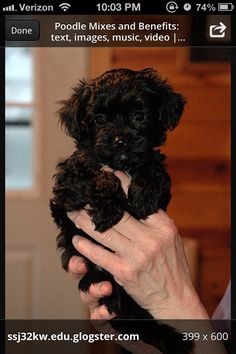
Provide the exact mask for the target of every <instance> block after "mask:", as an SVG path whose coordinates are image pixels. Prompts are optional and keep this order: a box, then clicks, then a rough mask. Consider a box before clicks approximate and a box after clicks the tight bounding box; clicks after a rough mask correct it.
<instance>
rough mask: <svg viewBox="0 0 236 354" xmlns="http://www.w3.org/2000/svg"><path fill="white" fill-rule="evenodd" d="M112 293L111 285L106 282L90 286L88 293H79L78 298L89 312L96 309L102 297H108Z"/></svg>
mask: <svg viewBox="0 0 236 354" xmlns="http://www.w3.org/2000/svg"><path fill="white" fill-rule="evenodd" d="M111 293H112V285H111V283H109V282H108V281H103V282H101V283H95V284H91V286H90V288H89V290H88V292H83V291H81V294H80V297H81V300H82V301H83V303H84V304H85V305H87V306H88V308H89V309H90V310H93V309H95V308H97V307H98V306H100V305H99V299H101V298H102V297H104V296H108V295H110V294H111Z"/></svg>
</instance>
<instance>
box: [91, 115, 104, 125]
mask: <svg viewBox="0 0 236 354" xmlns="http://www.w3.org/2000/svg"><path fill="white" fill-rule="evenodd" d="M94 121H95V124H96V125H97V126H98V127H101V126H102V125H103V124H105V122H106V116H105V114H96V116H95V118H94Z"/></svg>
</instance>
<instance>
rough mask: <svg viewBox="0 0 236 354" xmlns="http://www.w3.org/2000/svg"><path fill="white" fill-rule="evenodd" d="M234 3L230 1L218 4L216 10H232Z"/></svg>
mask: <svg viewBox="0 0 236 354" xmlns="http://www.w3.org/2000/svg"><path fill="white" fill-rule="evenodd" d="M233 9H234V5H233V4H232V3H231V2H227V3H225V2H224V3H220V4H218V11H233Z"/></svg>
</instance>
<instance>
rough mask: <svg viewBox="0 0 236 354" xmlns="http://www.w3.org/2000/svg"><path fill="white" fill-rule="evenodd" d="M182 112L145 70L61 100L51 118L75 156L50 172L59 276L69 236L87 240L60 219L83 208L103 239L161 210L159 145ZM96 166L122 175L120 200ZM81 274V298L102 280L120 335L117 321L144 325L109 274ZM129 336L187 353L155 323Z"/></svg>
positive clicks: (94, 83) (98, 82) (110, 76)
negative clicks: (120, 225) (125, 180)
mask: <svg viewBox="0 0 236 354" xmlns="http://www.w3.org/2000/svg"><path fill="white" fill-rule="evenodd" d="M184 105H185V99H184V97H183V96H182V95H181V94H179V93H177V92H175V91H174V90H173V88H172V87H171V86H170V85H169V84H168V83H167V82H166V80H162V79H161V77H160V76H159V74H158V73H157V72H156V71H155V70H154V69H151V68H146V69H143V70H141V71H133V70H129V69H114V70H111V71H107V72H105V73H104V74H103V75H101V76H100V77H98V78H96V79H93V80H90V81H88V82H85V81H81V82H80V84H79V85H78V86H77V87H75V88H74V93H73V94H72V96H71V97H70V98H69V99H68V100H66V101H63V107H62V108H61V109H60V111H59V119H60V122H61V124H62V126H63V127H64V128H65V130H66V132H67V134H68V135H70V136H71V137H72V138H73V139H74V142H75V145H76V150H75V152H74V153H73V154H72V155H71V156H70V157H69V158H68V159H67V160H66V161H64V162H62V163H60V164H59V165H58V172H57V174H56V175H55V176H54V178H55V186H54V188H53V194H54V197H53V199H51V201H50V206H51V211H52V216H53V218H54V221H55V223H56V224H57V226H58V228H59V229H60V234H59V235H58V238H57V245H58V248H59V249H61V250H62V265H63V268H64V269H65V270H67V267H68V263H69V260H70V258H71V257H72V256H73V255H78V252H77V251H76V249H75V248H74V247H73V245H72V238H73V236H74V235H81V236H84V237H87V238H89V239H91V238H90V237H89V235H86V234H85V233H84V232H83V231H82V230H80V229H77V228H76V226H75V225H74V223H73V222H72V221H71V220H70V219H69V218H68V217H67V212H70V211H75V210H81V209H84V208H85V207H86V208H87V207H88V206H89V210H88V212H89V215H90V216H91V217H92V220H93V223H94V224H95V226H96V230H98V231H100V232H103V231H105V230H107V229H109V228H110V227H112V226H113V225H115V224H116V223H117V222H119V221H120V219H121V218H122V216H123V214H124V212H125V211H127V212H128V213H130V214H131V215H132V216H134V217H135V218H136V219H145V218H147V217H148V216H149V215H151V214H152V213H154V212H156V211H158V209H160V208H161V209H163V210H166V209H167V206H168V203H169V202H170V199H171V191H170V189H171V179H170V177H169V175H168V173H167V171H166V165H165V155H164V154H163V153H161V152H160V150H159V147H160V146H161V145H163V144H164V142H165V141H166V134H167V131H169V130H173V129H174V128H175V127H176V126H177V124H178V122H179V119H180V117H181V115H182V112H183V109H184ZM104 166H109V167H110V168H111V169H114V170H121V171H123V172H125V173H127V174H129V175H130V177H131V183H130V186H129V190H128V195H127V196H126V195H125V193H124V191H123V189H122V187H121V183H120V180H119V179H118V178H117V177H116V176H115V175H114V174H112V173H111V172H107V171H104V169H103V167H104ZM93 242H95V241H94V240H93ZM87 268H88V273H87V274H86V275H85V276H84V278H83V279H82V280H81V281H80V283H79V289H81V290H82V291H87V290H88V289H89V287H90V285H91V284H92V283H96V282H100V281H104V280H108V281H110V282H111V283H112V287H113V292H112V294H111V295H110V296H107V297H105V298H103V299H102V300H101V304H105V305H106V306H107V308H108V310H109V311H110V312H111V313H112V312H115V313H116V314H117V317H116V319H114V320H112V321H111V323H112V326H113V327H114V328H115V329H117V330H118V331H119V332H120V333H122V332H124V333H129V332H130V330H131V328H130V326H129V324H128V323H127V324H126V322H125V321H121V322H120V321H117V319H119V320H122V319H152V316H151V315H150V314H149V313H148V312H147V311H146V310H144V309H142V308H141V307H140V306H139V305H138V304H137V303H135V301H134V300H133V299H132V298H131V297H130V296H129V295H128V294H127V293H126V292H125V290H124V288H123V287H121V286H120V285H118V284H117V283H116V282H115V280H114V278H113V276H112V275H111V274H109V273H108V272H107V271H105V270H104V269H101V268H100V267H97V266H96V265H95V264H93V263H91V262H90V261H88V260H87ZM132 326H133V324H132ZM132 330H136V331H137V333H139V334H140V339H141V340H143V341H144V342H146V343H149V344H152V345H154V346H156V347H157V348H159V349H160V350H161V351H162V352H163V353H168V354H174V353H176V354H177V353H178V354H180V353H181V354H185V353H191V348H192V344H191V343H190V342H184V341H182V336H181V335H180V334H179V333H177V332H176V331H175V330H174V329H172V328H170V327H168V326H167V325H164V324H161V322H157V321H148V322H147V323H146V325H145V327H144V326H141V325H139V324H138V321H137V328H134V327H132Z"/></svg>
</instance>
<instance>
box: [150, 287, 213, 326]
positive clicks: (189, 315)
mask: <svg viewBox="0 0 236 354" xmlns="http://www.w3.org/2000/svg"><path fill="white" fill-rule="evenodd" d="M149 312H150V313H151V315H152V316H153V317H154V318H156V319H159V320H161V319H209V315H208V313H207V311H206V309H205V307H204V306H203V304H202V302H201V301H200V299H199V296H198V294H197V293H196V291H195V289H194V288H192V287H190V288H186V289H185V290H184V291H183V292H182V293H181V295H178V296H174V297H171V299H166V301H164V302H163V303H162V304H157V306H155V307H153V308H152V309H150V311H149Z"/></svg>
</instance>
